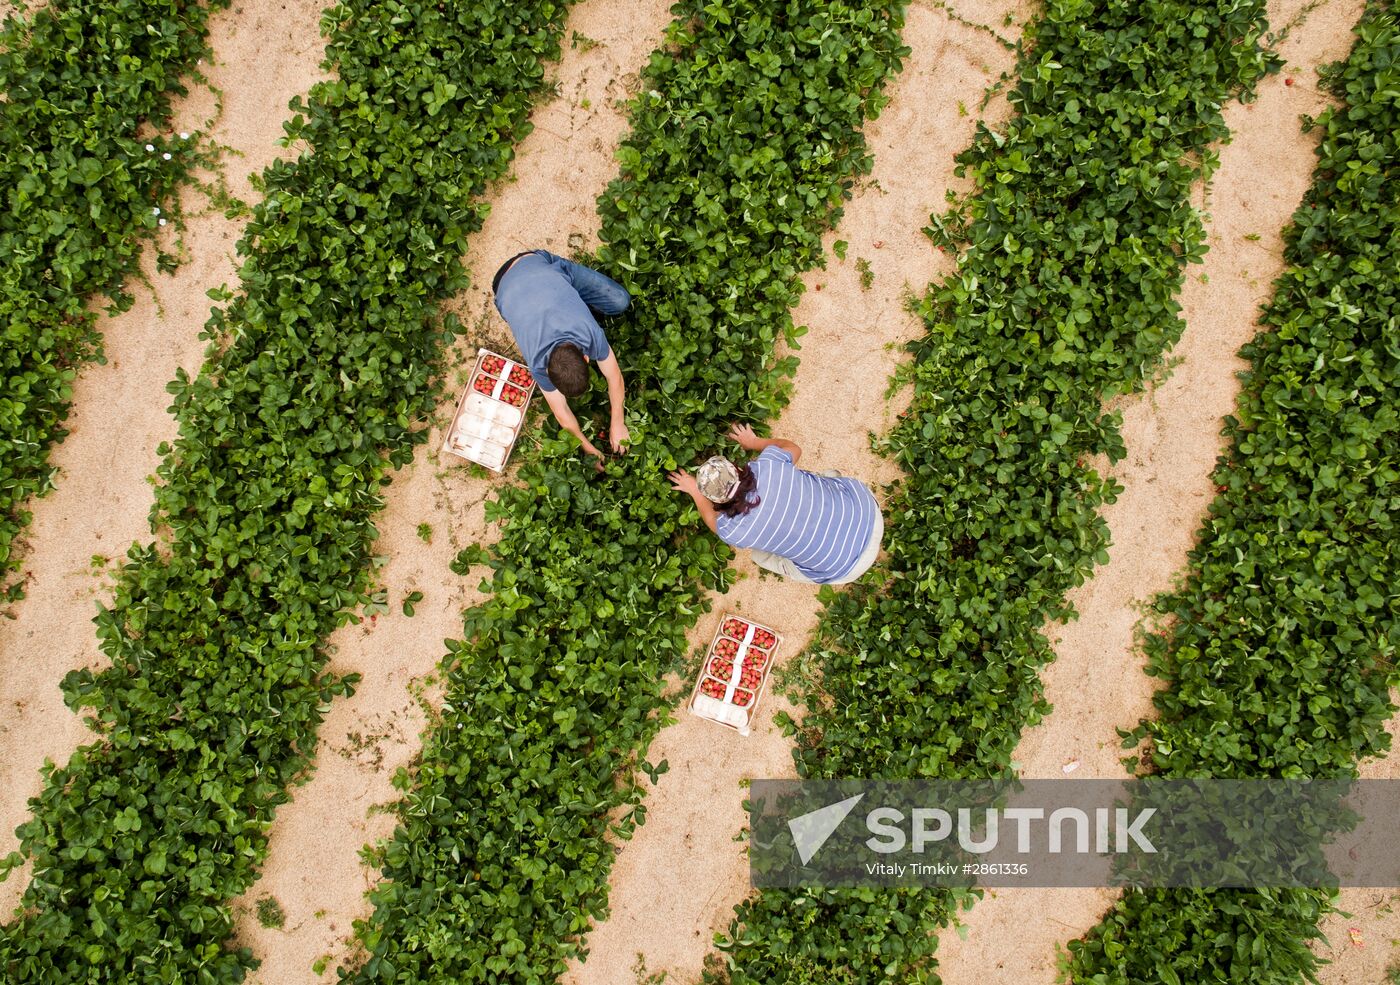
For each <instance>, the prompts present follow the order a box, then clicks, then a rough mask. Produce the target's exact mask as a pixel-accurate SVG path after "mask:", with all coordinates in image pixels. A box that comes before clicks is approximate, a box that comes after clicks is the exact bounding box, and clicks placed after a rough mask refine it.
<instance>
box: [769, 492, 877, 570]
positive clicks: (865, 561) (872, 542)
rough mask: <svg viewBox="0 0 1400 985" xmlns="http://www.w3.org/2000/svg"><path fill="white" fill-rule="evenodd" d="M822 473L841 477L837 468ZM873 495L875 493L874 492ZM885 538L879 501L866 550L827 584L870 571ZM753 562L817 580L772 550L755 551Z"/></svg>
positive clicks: (771, 568) (770, 568)
mask: <svg viewBox="0 0 1400 985" xmlns="http://www.w3.org/2000/svg"><path fill="white" fill-rule="evenodd" d="M822 475H824V476H827V477H828V478H832V479H836V478H840V476H841V473H840V472H837V471H836V470H835V469H831V470H829V471H826V472H823V473H822ZM871 495H874V494H873V493H872V494H871ZM884 538H885V518H884V516H883V515H882V514H881V513H880V507H879V503H878V501H877V503H876V506H875V528H874V529H873V530H871V531H870V539H869V540H868V541H866V543H865V550H864V551H862V552H861V555H860V557H858V558H856V563H855V565H853V566H852V568H851V570H850V571H848V572H846V574H845V575H843V576H842V577H840V578H838V579H836V580H835V581H829V582H825V584H827V585H845V584H849V583H850V582H853V581H855V580H856V579H857V578H859V577H860V576H861V575H863V574H865V573H866V572H867V571H869V570H870V566H871V565H872V564H874V563H875V558H876V556H878V555H879V553H880V542H881V541H882V540H884ZM753 563H754V564H756V565H758V566H759V567H760V568H762V569H764V570H765V571H771V572H773V573H774V574H777V575H782V576H783V577H784V578H789V579H791V580H792V581H805V582H808V583H811V584H815V582H813V581H812V579H811V578H808V577H807V576H806V575H804V574H803V573H802V572H801V571H799V570H798V568H797V565H795V564H793V563H792V562H791V561H789V560H788V559H787V558H785V557H782V556H781V555H778V554H774V553H773V552H772V551H754V552H753Z"/></svg>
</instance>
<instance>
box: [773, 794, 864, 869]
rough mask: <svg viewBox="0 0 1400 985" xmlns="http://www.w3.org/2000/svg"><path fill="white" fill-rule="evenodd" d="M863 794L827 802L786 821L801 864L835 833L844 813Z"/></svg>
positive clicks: (844, 816) (848, 811) (848, 810)
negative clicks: (837, 801)
mask: <svg viewBox="0 0 1400 985" xmlns="http://www.w3.org/2000/svg"><path fill="white" fill-rule="evenodd" d="M864 796H865V794H863V793H858V794H856V795H855V796H854V797H850V798H847V799H846V800H843V801H840V802H839V803H835V804H827V805H826V806H825V807H819V808H817V809H816V810H814V811H811V812H810V813H807V814H802V815H800V816H798V817H795V818H792V819H791V820H790V821H788V830H789V831H791V832H792V840H793V843H794V844H795V845H796V846H797V856H798V858H800V859H802V864H803V865H806V864H807V863H808V862H809V861H811V858H812V856H813V855H815V854H817V852H818V851H820V850H821V847H822V846H823V845H825V844H826V840H827V839H828V838H830V837H831V836H832V834H834V833H835V831H836V829H837V828H839V827H840V826H841V822H842V821H844V820H846V815H847V814H849V813H851V811H852V810H853V809H854V808H855V806H856V804H857V803H858V802H859V801H860V799H861V798H862V797H864Z"/></svg>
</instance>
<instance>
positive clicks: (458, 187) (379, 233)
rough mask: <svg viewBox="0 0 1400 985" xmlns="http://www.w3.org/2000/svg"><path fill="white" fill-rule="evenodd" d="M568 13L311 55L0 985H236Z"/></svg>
mask: <svg viewBox="0 0 1400 985" xmlns="http://www.w3.org/2000/svg"><path fill="white" fill-rule="evenodd" d="M565 10H566V6H565V5H564V4H562V3H558V2H553V0H541V2H533V3H530V2H519V0H475V2H473V3H470V4H465V3H464V4H446V5H443V4H438V3H436V2H412V0H344V2H342V3H340V4H339V5H337V6H335V7H333V8H331V9H330V10H329V11H328V12H327V13H326V15H325V19H324V21H323V27H324V29H325V31H326V33H327V35H328V36H329V39H330V43H329V48H328V61H327V66H328V67H330V68H334V69H335V70H337V72H338V77H337V78H336V79H334V80H332V81H327V82H323V83H319V84H318V85H317V86H316V87H315V88H314V89H313V90H312V92H311V95H310V99H309V102H308V103H306V104H304V105H303V104H302V102H301V101H300V100H299V99H298V100H295V101H294V102H293V110H294V112H295V113H296V115H295V117H294V118H293V119H292V121H291V122H290V123H289V124H288V125H287V128H286V129H287V133H288V137H289V138H290V139H292V140H301V141H305V142H306V144H307V145H308V146H309V147H310V151H309V152H308V153H305V154H303V155H302V156H301V157H300V158H299V159H297V160H296V161H294V162H281V163H277V164H274V165H273V166H272V167H270V168H268V169H267V170H266V171H265V172H264V174H263V182H264V187H265V190H266V198H265V200H264V201H263V202H262V203H261V204H260V205H259V206H258V207H257V209H256V210H255V212H254V215H253V218H252V220H251V222H250V224H249V226H248V230H247V233H246V236H245V237H244V239H243V240H242V241H241V242H240V244H239V250H240V253H241V254H242V256H243V264H242V268H241V272H240V273H241V279H242V283H241V290H240V291H239V293H238V294H237V296H231V295H230V294H229V293H228V292H227V291H222V290H216V291H211V295H217V296H218V297H219V299H221V300H224V301H227V302H228V303H227V304H226V305H224V306H222V307H219V308H216V309H215V311H214V313H213V316H212V317H211V319H210V321H209V323H208V326H207V334H208V337H209V338H210V339H211V340H212V344H211V348H210V352H209V358H208V362H207V363H206V365H205V367H204V369H203V371H202V372H201V373H200V374H199V375H198V376H197V378H195V379H190V378H188V376H186V375H184V374H181V375H180V377H179V378H178V379H177V380H176V381H175V382H173V383H172V384H171V385H170V390H171V392H172V393H173V394H174V411H175V414H176V416H177V419H178V421H179V437H178V438H177V440H176V441H175V443H174V446H173V448H166V449H164V453H165V460H164V462H163V464H162V465H161V468H160V479H161V482H160V485H159V486H158V488H157V491H156V503H155V507H154V509H153V511H152V520H153V523H154V524H155V525H157V526H158V528H160V529H161V530H162V536H161V538H160V540H159V541H158V542H157V543H155V544H151V545H146V546H139V545H138V546H134V547H133V548H132V549H131V551H130V552H129V554H128V561H127V563H126V564H125V565H124V566H123V568H122V570H121V572H120V575H119V578H118V583H117V587H116V595H115V601H114V603H113V605H112V608H111V609H108V610H104V611H102V612H101V613H100V614H99V616H98V619H97V623H98V632H99V636H100V638H101V642H102V648H103V650H104V652H105V653H106V654H107V655H109V656H110V657H111V665H110V667H108V668H106V669H104V670H102V671H100V672H98V673H93V672H90V671H81V672H74V673H72V674H70V675H69V676H68V677H67V678H66V679H65V680H64V683H63V688H64V692H65V696H66V699H67V700H68V702H69V704H70V705H71V706H72V707H73V708H74V709H75V710H76V709H91V711H92V713H93V714H94V716H95V718H96V721H97V723H98V725H99V730H100V732H101V741H99V742H98V743H96V744H94V745H91V746H88V747H85V748H83V749H82V750H80V751H79V752H78V753H76V754H75V755H74V756H73V758H72V759H71V760H70V761H69V763H68V764H67V765H66V766H65V767H63V768H58V769H54V770H53V771H52V772H51V773H50V774H49V775H48V777H47V781H46V784H45V787H44V790H43V792H42V794H41V795H40V796H39V797H38V798H37V799H36V800H35V801H34V802H33V807H34V817H33V819H32V820H30V821H28V822H26V823H25V824H24V825H22V826H21V828H20V837H21V847H22V854H19V855H16V856H14V857H12V859H11V862H14V861H18V860H20V859H21V858H28V859H30V860H32V861H33V869H34V877H33V881H32V882H31V883H30V885H29V886H28V888H27V889H26V891H25V893H24V897H23V902H22V912H21V915H20V917H19V919H18V920H17V921H16V922H14V923H12V924H10V925H8V926H5V927H4V928H3V929H0V977H3V978H4V979H5V980H6V981H26V982H39V981H42V982H46V983H50V985H56V983H62V982H88V983H91V982H113V983H117V982H120V983H123V985H130V983H142V982H151V983H155V982H167V983H168V982H191V983H194V982H205V983H222V982H239V981H242V980H243V979H244V977H245V973H246V971H247V969H249V968H250V967H252V966H253V965H254V961H253V959H252V956H251V955H250V953H249V952H248V950H247V949H246V948H238V947H236V946H234V945H233V944H232V942H231V938H232V933H233V921H232V914H231V910H230V908H229V906H228V901H229V900H230V899H231V898H232V897H234V896H237V895H238V894H240V893H242V892H243V891H245V890H246V889H247V888H248V887H249V886H250V885H251V884H252V882H253V880H254V879H255V877H256V875H257V870H258V866H259V865H260V864H261V862H262V860H263V858H264V857H265V854H266V831H267V827H268V825H269V824H270V822H271V820H272V817H273V814H274V811H275V809H276V808H277V806H278V805H279V804H282V803H284V802H285V801H286V800H287V793H286V787H287V785H288V783H289V782H291V781H293V780H294V779H295V778H296V777H297V776H298V774H299V773H301V772H302V771H303V770H304V769H305V768H306V767H307V765H308V756H309V754H310V752H311V750H312V749H313V748H314V746H315V735H316V728H317V725H318V724H319V722H320V721H321V718H322V716H323V714H324V712H325V711H326V710H327V706H328V704H329V702H330V701H331V700H332V698H333V697H334V696H336V695H341V694H345V693H347V692H348V690H349V688H350V686H351V685H352V684H353V681H351V680H347V679H336V678H333V677H331V676H329V675H326V674H325V673H324V669H325V662H326V653H325V651H324V648H323V646H322V642H323V641H324V640H325V638H326V636H327V635H328V634H329V633H330V632H331V630H332V629H333V628H334V627H335V626H336V625H338V624H340V623H342V622H344V621H345V620H347V619H354V618H355V617H354V615H353V613H352V612H351V611H350V610H351V607H353V606H356V605H358V604H360V603H363V602H366V601H368V598H369V596H368V594H367V592H368V588H369V586H368V569H369V567H370V560H371V554H372V549H373V540H374V536H375V533H374V528H373V519H374V516H375V513H376V512H377V511H378V509H379V508H380V506H381V505H382V500H381V498H380V496H379V490H380V487H381V485H382V484H383V483H384V482H386V481H387V475H386V474H387V472H388V470H389V468H390V467H398V466H400V465H402V464H404V463H406V462H408V461H409V460H410V459H411V457H412V454H413V446H414V445H415V443H417V442H418V441H419V440H420V439H422V438H423V436H424V435H425V433H426V432H425V430H424V429H423V428H422V427H421V426H420V424H421V421H422V419H423V418H424V417H425V416H426V415H428V414H429V413H431V412H432V410H433V409H434V406H435V403H436V399H435V390H436V387H435V385H434V383H435V379H436V377H437V375H438V370H439V368H440V366H439V361H440V355H441V352H442V349H443V343H444V342H445V341H446V340H447V339H449V338H450V337H451V335H452V331H453V329H454V328H455V327H456V326H455V323H453V322H450V321H443V320H439V319H438V318H436V317H435V315H434V312H433V309H434V305H435V304H436V302H438V301H439V300H441V299H443V298H445V297H446V296H448V295H449V294H451V293H452V292H454V291H456V290H459V289H461V288H462V287H463V286H464V284H465V274H464V272H463V270H462V267H461V264H460V260H459V257H460V255H461V254H462V252H463V249H464V243H465V239H466V237H467V235H468V234H469V233H471V232H473V231H475V230H476V229H478V228H479V227H480V224H481V221H482V218H483V215H484V212H485V209H486V206H485V205H484V204H483V203H482V201H481V194H482V192H483V191H484V189H485V186H486V184H487V183H488V182H489V181H491V180H493V179H495V178H498V177H500V176H501V175H502V174H503V173H504V171H505V169H506V167H507V166H508V163H509V161H510V159H511V154H512V150H511V147H512V141H513V139H514V138H516V137H518V136H520V135H522V134H523V133H524V132H525V131H526V130H527V128H528V126H529V124H528V122H527V120H526V115H527V113H528V110H529V107H530V104H531V99H532V97H533V96H534V95H535V94H536V93H538V92H539V91H540V90H541V88H542V84H543V81H544V60H545V59H548V58H553V57H556V56H557V54H558V51H559V40H560V37H561V34H562V31H563V24H564V15H565Z"/></svg>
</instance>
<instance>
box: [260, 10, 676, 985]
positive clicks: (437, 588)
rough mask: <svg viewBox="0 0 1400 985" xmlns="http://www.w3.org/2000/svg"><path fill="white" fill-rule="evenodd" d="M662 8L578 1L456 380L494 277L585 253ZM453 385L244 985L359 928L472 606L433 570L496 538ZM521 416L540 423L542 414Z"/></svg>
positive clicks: (268, 880)
mask: <svg viewBox="0 0 1400 985" xmlns="http://www.w3.org/2000/svg"><path fill="white" fill-rule="evenodd" d="M669 8H670V0H644V2H643V0H588V2H585V3H582V4H580V5H579V6H577V7H575V8H574V10H573V11H572V13H571V14H570V17H569V23H568V28H567V29H566V31H565V39H566V41H565V46H564V56H563V60H562V61H561V62H560V64H559V65H558V66H557V67H556V68H555V69H554V72H553V76H554V78H555V79H557V83H558V85H557V95H556V96H555V98H553V99H552V100H550V101H548V102H546V103H545V104H544V105H541V106H539V107H538V108H537V109H536V110H535V112H534V113H533V115H532V117H531V120H532V122H533V123H534V124H535V130H534V132H532V133H531V134H530V135H529V136H528V137H526V138H525V139H524V140H523V141H521V142H520V145H519V147H518V148H517V157H516V160H515V164H514V167H513V169H512V176H511V177H510V178H508V179H506V180H505V181H503V182H501V183H500V184H499V185H498V186H497V187H496V188H495V189H493V191H492V193H491V197H490V203H491V215H490V217H489V218H488V219H487V221H486V224H485V226H484V228H483V229H482V230H481V231H480V232H478V233H477V234H476V235H475V236H474V237H473V238H472V243H471V247H470V250H469V252H468V255H467V257H466V264H467V268H468V269H469V270H470V271H471V272H472V279H473V281H474V284H473V286H472V287H471V288H470V289H469V290H467V291H465V292H463V293H462V294H461V295H459V296H458V297H456V298H454V299H452V301H450V302H449V304H448V307H449V308H450V309H452V310H454V311H455V312H456V313H457V314H458V315H459V317H461V318H462V320H463V322H464V323H465V324H467V325H468V326H470V331H469V332H468V333H467V335H466V336H465V337H464V338H462V339H461V340H459V342H458V345H457V346H456V348H455V350H454V352H453V353H451V354H450V355H449V358H448V365H449V366H455V367H465V368H466V370H469V369H470V368H471V363H472V360H473V359H474V358H475V356H476V349H477V347H478V346H480V345H486V346H488V347H490V348H492V349H495V350H497V351H500V352H505V353H514V352H515V351H516V350H515V348H514V344H513V342H511V340H510V335H509V332H508V330H507V328H506V326H505V323H504V322H502V321H501V319H500V318H499V316H498V315H497V314H496V312H495V309H494V308H493V307H492V305H491V302H490V296H489V290H490V283H491V276H492V274H493V273H494V272H495V270H496V268H497V266H498V265H499V264H500V263H501V261H503V260H504V259H506V258H507V257H508V256H511V255H512V254H515V253H518V252H520V251H522V250H526V249H531V248H535V247H542V248H546V249H550V250H553V251H554V252H556V253H560V254H568V253H569V252H570V251H571V250H573V249H575V248H581V247H582V248H586V247H591V246H595V245H596V241H597V228H598V219H597V214H596V211H595V203H596V200H597V198H598V196H599V195H600V194H601V193H602V191H603V189H604V188H605V187H606V185H607V183H608V181H610V180H611V179H612V178H613V177H614V176H615V174H616V172H617V164H616V162H615V160H614V158H613V152H614V150H615V149H616V147H617V145H618V143H619V142H620V140H621V139H622V137H623V136H624V135H625V134H626V131H627V119H626V116H625V115H624V112H623V106H622V103H623V101H624V100H625V99H626V97H627V96H629V95H630V94H631V92H632V90H633V86H634V83H635V80H636V75H637V72H638V71H639V70H640V69H641V67H642V66H643V65H644V64H645V63H646V59H647V57H648V56H649V54H650V53H651V52H652V51H653V50H654V49H655V48H657V47H658V46H659V45H660V44H661V42H662V35H663V31H664V30H665V27H666V25H667V24H669V23H670V21H671V16H670V10H669ZM464 382H465V380H462V379H459V375H458V373H455V372H451V373H449V377H448V386H447V391H448V394H447V399H446V400H445V401H444V402H443V403H442V405H441V406H440V407H439V408H438V412H437V414H436V415H435V416H434V426H433V427H432V429H431V431H430V434H429V439H428V442H427V443H426V444H425V445H423V446H421V447H420V448H419V450H418V453H417V455H416V456H415V458H414V461H413V463H412V465H410V466H408V467H407V468H405V469H404V470H403V471H401V472H398V473H396V474H394V476H393V483H392V484H391V485H390V486H389V487H388V489H387V490H386V497H387V505H386V507H385V509H384V512H383V513H382V514H380V516H379V518H378V522H377V524H376V526H377V528H378V530H379V540H378V543H377V551H378V553H379V554H380V555H382V556H384V557H386V558H387V559H388V560H387V563H386V564H385V566H384V567H383V568H382V569H381V570H380V571H379V573H378V578H379V580H380V583H381V584H382V585H383V586H385V588H386V591H387V593H388V595H387V598H388V602H389V612H388V613H386V614H385V615H381V616H379V617H377V618H376V619H375V620H373V621H372V622H370V621H366V622H365V623H363V624H361V625H360V626H346V627H344V628H342V629H340V630H338V631H337V632H336V633H335V634H333V635H332V637H331V639H330V642H329V646H330V651H331V654H332V656H331V669H332V670H334V671H335V672H337V673H349V672H352V671H354V672H357V673H359V674H361V675H362V676H363V681H362V682H361V684H360V685H359V687H358V688H357V690H356V693H355V695H354V696H353V697H351V698H349V699H345V700H341V701H337V702H336V703H335V705H334V707H333V708H332V709H331V711H330V713H329V714H328V715H327V717H326V720H325V722H324V723H323V724H322V725H321V729H320V742H319V745H318V748H317V751H316V767H315V772H314V774H313V775H312V776H311V778H310V780H309V781H308V782H307V784H306V785H305V786H304V787H302V788H300V789H299V790H296V791H294V799H293V801H292V803H290V804H288V805H286V806H284V807H283V808H281V810H279V811H278V814H277V820H276V822H275V823H274V824H273V826H272V829H271V832H270V843H269V854H268V861H267V864H266V866H265V867H264V871H263V874H262V877H261V879H260V880H259V881H258V882H257V883H256V884H255V885H254V886H253V887H252V889H251V890H250V891H249V893H248V894H247V897H246V898H245V900H243V901H242V902H241V903H240V904H239V906H238V910H239V925H238V938H239V943H240V944H242V945H246V946H249V947H252V949H253V951H254V953H255V954H256V955H257V956H258V957H259V958H260V959H262V961H263V965H262V967H261V968H259V969H258V971H256V972H254V974H253V976H252V978H251V981H252V982H254V983H260V985H299V983H312V982H321V981H327V980H330V979H331V978H332V977H333V976H334V969H335V967H336V966H337V965H339V964H340V963H342V959H343V958H344V957H345V955H346V948H347V942H348V940H349V938H350V935H351V930H352V927H351V924H352V922H353V921H354V920H355V919H358V918H363V917H366V916H368V915H369V909H370V908H369V904H368V901H367V900H366V899H365V898H364V894H365V893H366V891H368V890H369V889H370V888H371V887H372V886H373V885H374V883H375V882H376V881H377V880H378V877H379V870H378V868H377V867H376V866H371V865H366V864H365V863H364V861H363V860H362V859H361V857H360V854H359V851H360V848H361V846H363V845H366V844H369V843H373V842H375V841H377V840H379V839H381V838H385V837H388V836H389V835H391V834H392V833H393V828H394V819H393V817H392V815H391V814H389V813H387V812H385V811H383V810H378V809H377V808H380V807H382V806H384V805H387V804H389V803H391V802H392V801H394V800H395V799H397V792H396V791H395V790H394V788H393V786H392V783H391V780H392V778H393V775H394V773H395V771H396V770H398V769H399V768H401V767H407V766H409V765H410V764H411V763H412V762H413V760H414V758H415V757H416V756H417V755H418V752H419V750H420V749H421V747H422V741H421V734H422V731H423V728H424V726H425V724H426V723H427V713H426V711H425V709H424V707H423V702H424V701H428V702H429V703H431V700H432V699H431V698H430V697H428V695H427V694H426V693H425V692H426V691H429V690H430V689H431V686H430V685H427V684H426V683H425V682H426V680H427V679H428V678H429V677H430V676H431V675H432V673H433V672H434V670H435V668H436V667H437V664H438V662H439V660H441V658H442V656H443V654H444V653H445V652H446V648H445V647H444V645H443V640H445V639H449V638H450V639H456V638H458V637H460V636H461V633H462V620H461V612H462V610H463V608H465V607H466V606H467V605H468V604H469V603H470V602H472V601H475V600H476V598H477V596H476V594H475V590H474V585H475V583H476V580H475V579H472V580H470V581H469V580H467V579H463V578H461V577H460V576H458V575H455V574H453V573H452V572H451V570H450V569H449V567H448V565H449V563H450V562H451V561H452V559H453V557H454V555H455V554H456V553H457V551H458V550H460V549H461V548H462V547H465V546H466V545H468V544H471V543H479V542H483V541H488V540H494V539H495V538H496V536H497V534H496V531H495V530H494V529H492V528H491V527H489V526H488V525H487V523H486V520H485V507H484V504H485V501H486V499H487V497H488V495H489V494H490V492H491V490H492V489H493V488H495V487H496V486H498V485H499V483H501V482H502V481H508V480H502V479H500V478H499V477H496V476H491V477H489V478H487V477H485V473H484V472H481V471H480V470H476V474H473V470H472V468H471V467H469V466H467V465H466V464H465V463H462V462H461V461H460V460H458V459H455V458H452V457H450V456H439V454H438V447H439V445H440V444H441V442H442V436H443V427H444V426H445V425H446V424H447V423H448V422H449V421H450V419H451V417H452V413H453V410H454V409H455V405H456V401H457V397H458V396H459V395H460V390H461V385H462V384H464ZM534 406H535V411H534V413H535V414H537V415H538V414H541V413H544V412H543V411H542V410H541V408H542V407H543V403H542V402H541V401H538V400H537V401H535V404H534ZM521 440H522V442H525V441H528V434H527V436H526V437H524V438H522V439H521ZM454 463H455V464H454ZM424 525H426V526H424ZM420 528H421V533H420ZM415 590H417V591H421V592H422V593H423V596H424V597H423V600H422V601H421V602H419V603H418V604H417V605H416V607H415V614H414V616H413V617H412V618H409V617H406V616H404V615H403V613H402V607H401V606H402V600H403V598H404V596H406V595H408V594H410V593H411V592H413V591H415ZM264 896H271V897H273V898H275V899H276V900H277V901H278V903H279V904H280V905H281V907H282V909H283V910H284V912H285V913H286V924H285V926H284V927H283V928H281V929H277V928H265V927H262V926H261V925H260V924H259V921H258V919H257V917H256V915H255V910H254V906H255V904H256V902H257V901H258V900H259V899H261V898H263V897H264ZM322 957H328V958H329V959H330V960H328V961H327V963H326V964H325V965H324V966H323V967H324V968H325V969H327V970H326V971H325V973H324V977H322V975H319V974H317V973H316V972H315V971H314V970H313V965H314V964H315V963H316V962H317V961H318V959H320V958H322Z"/></svg>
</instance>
